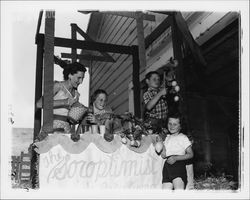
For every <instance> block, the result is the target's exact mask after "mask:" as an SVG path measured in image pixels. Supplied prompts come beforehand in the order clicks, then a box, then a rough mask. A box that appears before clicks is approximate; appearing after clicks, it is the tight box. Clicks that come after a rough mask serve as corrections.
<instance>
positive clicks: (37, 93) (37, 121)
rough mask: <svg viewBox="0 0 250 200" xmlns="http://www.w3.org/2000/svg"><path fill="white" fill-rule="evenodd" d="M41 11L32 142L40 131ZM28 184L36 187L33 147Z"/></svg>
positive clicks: (41, 75)
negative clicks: (38, 107) (38, 103)
mask: <svg viewBox="0 0 250 200" xmlns="http://www.w3.org/2000/svg"><path fill="white" fill-rule="evenodd" d="M42 16H43V11H40V14H39V18H38V24H37V31H36V44H37V50H36V82H35V102H34V130H33V142H35V139H36V138H37V136H38V134H39V132H40V130H41V118H42V110H41V109H37V108H36V102H37V101H38V100H39V99H40V98H41V97H42V83H43V51H44V49H43V48H44V41H42V40H40V39H38V37H37V36H38V34H39V31H40V26H41V21H42ZM30 151H31V152H30V153H31V158H30V162H31V163H30V182H31V186H32V188H35V187H36V182H37V177H38V171H37V169H36V164H37V162H38V160H39V155H38V154H37V153H36V151H34V147H32V148H31V149H30Z"/></svg>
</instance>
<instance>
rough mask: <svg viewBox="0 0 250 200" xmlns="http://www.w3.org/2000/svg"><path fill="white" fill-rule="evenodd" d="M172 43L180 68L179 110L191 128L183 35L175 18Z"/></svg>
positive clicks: (178, 73)
mask: <svg viewBox="0 0 250 200" xmlns="http://www.w3.org/2000/svg"><path fill="white" fill-rule="evenodd" d="M171 30H172V42H173V53H174V58H175V59H176V60H178V66H177V68H176V80H177V82H178V85H179V86H180V88H181V90H180V92H179V93H180V95H181V99H180V101H179V110H180V112H181V113H182V115H183V116H184V118H185V119H186V120H187V126H189V123H188V117H187V105H186V104H185V101H186V99H187V98H186V85H185V75H184V64H183V55H182V49H181V43H182V40H181V35H180V32H179V29H178V27H177V25H176V20H175V18H172V25H171Z"/></svg>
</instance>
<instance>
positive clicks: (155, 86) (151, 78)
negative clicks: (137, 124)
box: [143, 71, 168, 139]
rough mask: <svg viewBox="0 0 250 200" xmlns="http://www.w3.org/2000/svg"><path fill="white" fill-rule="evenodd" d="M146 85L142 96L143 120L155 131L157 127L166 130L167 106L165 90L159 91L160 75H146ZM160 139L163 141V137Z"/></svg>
mask: <svg viewBox="0 0 250 200" xmlns="http://www.w3.org/2000/svg"><path fill="white" fill-rule="evenodd" d="M146 83H147V85H148V90H147V91H146V92H145V93H144V94H143V101H144V104H145V120H146V121H149V122H150V123H151V125H152V127H153V129H156V130H157V129H158V128H159V127H165V128H166V124H167V123H166V122H167V121H166V120H167V115H168V105H167V101H166V98H165V97H166V94H167V89H166V88H162V89H160V86H161V81H160V75H159V73H158V72H156V71H151V72H149V73H147V74H146ZM161 137H162V139H164V137H163V136H161Z"/></svg>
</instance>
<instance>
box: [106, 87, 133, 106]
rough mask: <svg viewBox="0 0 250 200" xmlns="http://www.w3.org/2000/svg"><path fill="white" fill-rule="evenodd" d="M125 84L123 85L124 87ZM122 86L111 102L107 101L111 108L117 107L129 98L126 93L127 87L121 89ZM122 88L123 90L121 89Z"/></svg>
mask: <svg viewBox="0 0 250 200" xmlns="http://www.w3.org/2000/svg"><path fill="white" fill-rule="evenodd" d="M124 85H125V84H123V86H124ZM123 86H122V85H121V86H120V87H119V90H117V91H119V93H117V94H116V95H115V96H114V97H115V98H113V99H111V100H109V104H111V105H112V106H117V105H119V104H120V103H121V102H122V101H124V99H128V98H129V96H128V95H129V93H128V85H125V86H127V87H125V88H124V87H123ZM122 87H123V88H122Z"/></svg>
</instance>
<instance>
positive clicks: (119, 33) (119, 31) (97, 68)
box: [92, 19, 133, 79]
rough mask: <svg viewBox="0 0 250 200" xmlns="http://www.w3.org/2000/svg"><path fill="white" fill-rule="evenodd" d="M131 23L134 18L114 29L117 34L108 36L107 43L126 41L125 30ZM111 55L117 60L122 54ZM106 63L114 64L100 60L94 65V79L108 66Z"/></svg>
mask: <svg viewBox="0 0 250 200" xmlns="http://www.w3.org/2000/svg"><path fill="white" fill-rule="evenodd" d="M131 23H133V19H126V21H125V23H124V25H123V26H122V27H118V28H117V30H116V31H113V32H114V33H115V36H114V37H113V38H108V40H107V41H106V43H112V44H119V42H121V43H124V40H125V39H126V34H125V33H124V32H126V30H128V28H129V26H130V25H131ZM122 36H123V38H121V37H122ZM123 45H124V44H123ZM110 55H111V56H112V57H113V58H114V59H115V60H117V59H118V57H119V56H120V54H115V53H112V54H110ZM106 65H112V64H110V63H105V62H98V65H96V66H94V68H93V69H94V70H93V73H92V77H93V79H95V76H96V75H97V74H100V73H101V72H100V71H101V70H103V68H104V66H106Z"/></svg>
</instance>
